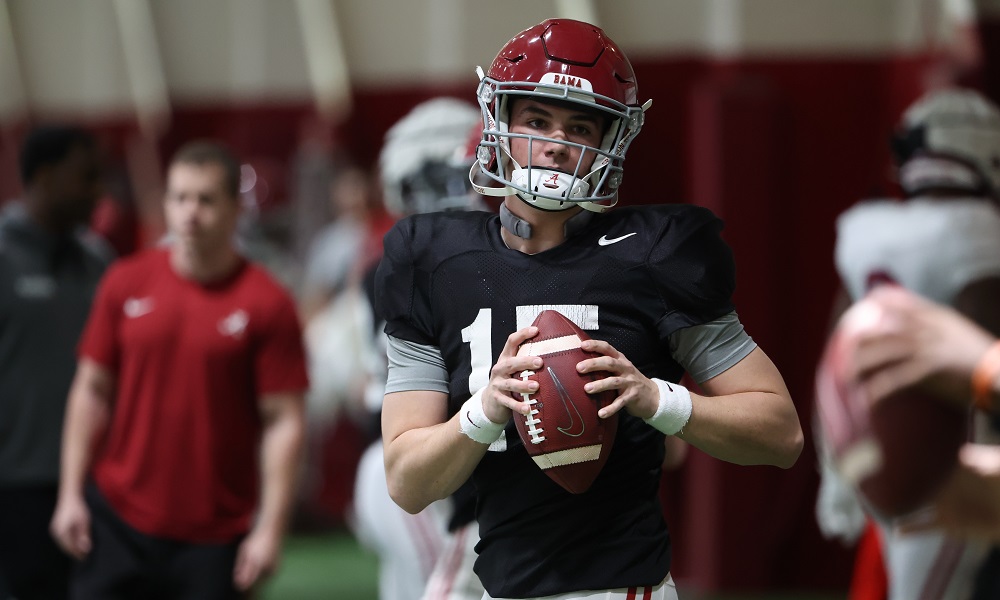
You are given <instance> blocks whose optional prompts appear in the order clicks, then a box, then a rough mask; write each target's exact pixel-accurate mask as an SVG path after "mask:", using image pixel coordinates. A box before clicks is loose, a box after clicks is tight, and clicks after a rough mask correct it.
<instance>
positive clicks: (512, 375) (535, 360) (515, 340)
mask: <svg viewBox="0 0 1000 600" xmlns="http://www.w3.org/2000/svg"><path fill="white" fill-rule="evenodd" d="M536 335H538V328H537V327H534V326H531V327H525V328H524V329H519V330H517V331H515V332H514V333H512V334H510V335H509V336H508V337H507V342H506V343H505V344H504V346H503V350H502V351H501V352H500V358H498V359H497V362H496V364H495V365H493V368H492V369H490V382H489V383H488V384H487V385H486V389H484V390H483V412H484V413H486V417H487V418H488V419H489V420H490V421H493V422H494V423H506V422H507V421H508V420H509V419H510V416H511V412H512V411H513V412H517V413H520V414H522V415H524V414H528V410H529V406H528V404H527V403H526V402H524V401H523V400H517V399H516V398H520V397H521V396H520V395H521V394H533V393H535V392H536V391H537V390H538V382H536V381H530V380H528V379H527V378H522V377H521V373H522V372H524V371H534V370H537V369H539V368H540V367H541V366H542V359H541V358H539V357H537V356H517V349H518V347H519V346H520V345H521V344H523V343H524V342H525V341H526V340H529V339H531V338H533V337H535V336H536Z"/></svg>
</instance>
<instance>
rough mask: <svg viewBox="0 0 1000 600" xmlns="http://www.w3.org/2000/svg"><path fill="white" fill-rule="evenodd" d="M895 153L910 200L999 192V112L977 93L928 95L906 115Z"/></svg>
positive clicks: (954, 91) (895, 141)
mask: <svg viewBox="0 0 1000 600" xmlns="http://www.w3.org/2000/svg"><path fill="white" fill-rule="evenodd" d="M892 150H893V155H894V158H895V159H896V163H897V165H898V167H899V182H900V185H901V186H902V187H903V190H904V191H905V192H906V193H907V194H908V195H911V196H912V195H917V194H920V193H923V192H926V191H929V190H944V191H951V192H958V193H973V194H977V195H992V196H997V195H998V190H1000V110H998V109H997V107H996V105H994V104H993V103H992V102H990V101H989V100H988V99H986V98H985V97H984V96H982V95H981V94H979V93H978V92H975V91H973V90H969V89H961V88H948V89H942V90H936V91H932V92H929V93H927V94H925V95H924V96H923V97H921V98H920V99H919V100H917V101H916V102H915V103H914V104H913V105H911V106H910V108H908V109H907V110H906V112H905V113H904V114H903V118H902V120H901V123H900V126H899V128H898V130H897V132H896V134H895V135H894V136H893V140H892Z"/></svg>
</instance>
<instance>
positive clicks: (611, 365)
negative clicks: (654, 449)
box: [576, 340, 660, 419]
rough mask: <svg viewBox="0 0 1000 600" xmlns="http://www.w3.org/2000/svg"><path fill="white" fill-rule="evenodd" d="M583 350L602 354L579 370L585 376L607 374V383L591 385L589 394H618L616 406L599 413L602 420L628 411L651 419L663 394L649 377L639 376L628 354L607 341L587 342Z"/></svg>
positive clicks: (605, 381)
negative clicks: (612, 392) (597, 373)
mask: <svg viewBox="0 0 1000 600" xmlns="http://www.w3.org/2000/svg"><path fill="white" fill-rule="evenodd" d="M580 348H581V349H583V350H586V351H587V352H596V353H598V354H601V355H602V356H599V357H597V358H588V359H587V360H582V361H580V362H579V363H578V364H577V365H576V368H577V370H578V371H579V372H581V373H592V372H594V371H606V372H607V373H609V375H608V376H607V377H605V378H604V379H600V380H598V381H591V382H590V383H588V384H587V385H586V386H584V390H586V391H587V393H588V394H597V393H600V392H603V391H606V390H616V391H617V392H618V397H617V398H615V400H614V402H612V403H611V404H609V405H608V406H606V407H604V408H602V409H601V410H600V411H598V413H597V414H598V416H599V417H601V418H602V419H606V418H607V417H610V416H611V415H613V414H615V413H617V412H618V411H620V410H621V409H623V408H624V409H625V410H626V411H628V413H629V414H631V415H633V416H636V417H639V418H641V419H647V418H649V417H652V416H653V414H654V413H656V408H657V406H659V403H660V390H659V389H658V388H657V387H656V384H655V383H653V382H652V381H651V380H650V379H649V378H648V377H646V376H645V375H643V374H642V373H640V372H639V369H637V368H636V366H635V365H633V364H632V361H630V360H629V359H628V358H626V357H625V355H624V354H622V353H621V352H619V351H618V350H616V349H615V348H614V346H612V345H611V344H609V343H607V342H605V341H604V340H584V341H583V343H582V344H580Z"/></svg>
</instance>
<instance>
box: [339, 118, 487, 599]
mask: <svg viewBox="0 0 1000 600" xmlns="http://www.w3.org/2000/svg"><path fill="white" fill-rule="evenodd" d="M480 122H481V120H480V115H479V111H477V110H476V109H475V107H474V106H473V105H471V104H469V103H467V102H463V101H460V100H457V99H455V98H434V99H432V100H428V101H426V102H423V103H421V104H419V105H417V106H416V107H414V108H413V109H412V110H411V111H410V112H409V113H407V114H406V116H404V117H403V118H402V119H400V120H399V121H398V122H396V123H395V124H394V125H393V126H392V128H390V129H389V131H388V132H387V133H386V137H385V142H384V144H383V146H382V150H381V153H380V154H379V174H380V177H381V182H382V190H383V196H384V200H385V204H386V207H387V209H388V210H389V211H390V213H391V214H392V215H393V216H395V217H397V218H401V217H404V216H406V215H411V214H422V213H429V212H435V211H442V210H471V209H474V208H483V207H485V205H484V204H483V203H482V202H481V200H480V199H479V197H478V196H477V195H476V194H475V193H473V192H472V190H471V188H470V186H469V180H468V170H469V169H468V167H469V159H468V154H467V151H466V149H467V147H468V142H469V135H470V131H472V129H473V127H474V126H475V125H477V124H479V123H480ZM477 130H478V128H477ZM373 278H374V269H372V270H371V271H370V272H369V276H368V277H366V278H365V283H366V285H365V288H366V291H368V292H369V297H370V296H371V292H372V290H371V285H372V284H373V283H374V282H373ZM384 325H385V323H384V321H382V320H380V319H376V318H370V319H369V321H368V325H367V327H369V328H370V331H371V335H372V336H374V341H373V343H372V344H371V347H372V348H373V349H374V352H373V353H372V356H370V357H369V360H368V364H369V366H370V375H369V381H370V383H369V385H368V387H367V389H366V392H365V404H366V408H367V410H368V411H369V412H370V413H371V414H372V415H373V416H374V419H375V420H376V423H375V424H374V426H373V430H374V435H373V437H374V438H375V441H374V442H373V443H372V444H371V445H370V446H369V447H368V449H367V450H366V451H365V453H364V455H363V456H362V457H361V461H360V463H359V465H358V473H357V479H356V482H355V489H354V501H353V515H354V520H353V523H352V524H353V529H354V532H355V534H356V535H357V537H358V539H359V541H361V543H362V544H364V545H365V546H367V547H368V548H370V549H372V550H373V551H375V552H376V553H377V554H378V556H379V597H380V598H382V600H405V599H407V598H412V599H414V600H416V599H417V598H424V599H425V600H461V599H467V600H479V599H480V598H482V595H483V587H482V584H481V583H479V579H478V577H476V575H475V573H474V572H473V571H472V562H473V561H474V560H475V550H474V548H475V544H476V542H477V541H478V540H479V535H478V531H477V528H476V524H475V514H474V512H475V496H474V495H473V492H472V490H471V488H470V486H464V487H463V488H462V489H460V490H459V491H457V492H456V493H455V494H453V495H452V496H451V497H450V498H448V499H447V500H439V501H437V502H433V503H431V505H429V506H428V507H427V508H425V509H424V510H422V511H420V512H419V513H417V514H415V515H411V514H409V513H407V512H406V511H404V510H403V509H401V508H400V507H399V506H397V505H396V503H394V502H393V501H392V499H391V498H390V497H389V492H388V490H387V489H386V480H385V465H384V458H383V451H382V439H381V435H380V428H379V427H378V425H377V420H378V419H379V417H380V415H381V410H382V397H383V395H384V393H385V377H386V356H385V352H386V344H385V334H384V333H382V329H383V327H384ZM330 359H331V360H335V359H336V357H332V356H331V357H330Z"/></svg>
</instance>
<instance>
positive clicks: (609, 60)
mask: <svg viewBox="0 0 1000 600" xmlns="http://www.w3.org/2000/svg"><path fill="white" fill-rule="evenodd" d="M477 72H478V74H479V79H480V81H479V88H478V91H477V97H478V100H479V105H480V107H481V108H482V113H483V115H482V116H483V138H482V140H481V141H480V143H479V149H478V151H477V155H476V158H477V159H478V162H477V164H476V165H473V171H472V172H471V173H470V179H472V181H473V187H475V189H476V191H477V192H479V193H480V194H483V195H487V196H507V195H510V194H517V195H518V196H519V197H520V198H521V199H522V200H524V201H525V202H527V203H528V204H531V205H532V206H535V207H537V208H540V209H542V210H551V211H557V210H565V209H568V208H571V207H573V206H582V207H583V208H585V209H587V210H590V211H594V212H604V211H605V210H607V209H609V208H611V207H612V206H614V204H615V203H616V202H617V195H618V187H619V186H620V185H621V181H622V173H623V169H622V164H623V163H624V161H625V152H626V151H627V150H628V147H629V144H631V143H632V140H633V139H634V138H635V136H636V135H637V134H638V133H639V130H640V129H641V128H642V124H643V117H644V112H645V111H646V109H648V108H649V106H650V105H651V104H652V101H647V102H646V103H645V104H643V105H642V106H640V105H638V104H637V103H636V81H635V74H634V73H633V71H632V66H631V65H630V64H629V62H628V59H627V58H626V57H625V54H624V53H623V52H622V51H621V50H620V49H619V48H618V46H617V45H616V44H615V43H614V42H613V41H611V39H609V38H608V37H607V35H605V33H604V32H603V31H602V30H601V29H600V28H598V27H595V26H593V25H590V24H587V23H583V22H581V21H573V20H570V19H549V20H547V21H544V22H542V23H540V24H539V25H535V26H534V27H531V28H529V29H526V30H525V31H523V32H521V33H519V34H518V35H517V36H515V37H514V38H513V39H512V40H510V41H509V42H507V44H506V45H505V46H504V47H503V48H502V49H501V50H500V52H499V53H498V54H497V56H496V58H495V59H494V60H493V64H492V66H490V69H489V72H488V73H485V74H484V73H483V71H482V69H481V68H480V69H477ZM517 97H534V98H543V99H546V100H558V101H561V102H566V103H569V104H574V105H577V106H582V107H585V108H587V109H588V110H592V109H597V110H599V111H601V112H603V113H605V114H606V115H607V116H608V117H609V121H610V124H609V126H608V130H607V132H606V133H605V136H604V139H603V140H602V142H601V147H600V148H591V147H589V146H584V145H581V144H574V143H572V142H566V141H563V140H558V143H561V144H565V145H567V146H578V147H580V149H581V150H582V151H583V152H582V153H581V160H580V163H579V164H577V166H576V169H575V170H574V172H572V173H565V172H562V171H555V170H552V169H544V168H534V167H532V165H531V164H527V165H520V164H517V161H515V160H514V159H513V157H512V156H511V154H510V139H511V138H514V137H519V138H527V139H528V143H529V145H530V144H531V143H533V142H535V141H549V139H548V138H542V137H537V136H533V135H528V134H514V133H511V132H510V130H509V108H510V102H511V99H512V98H517ZM477 174H481V175H483V176H485V177H486V178H488V179H490V180H492V181H493V182H495V183H498V184H500V185H499V187H498V186H495V185H489V182H481V181H477V180H476V175H477Z"/></svg>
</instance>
